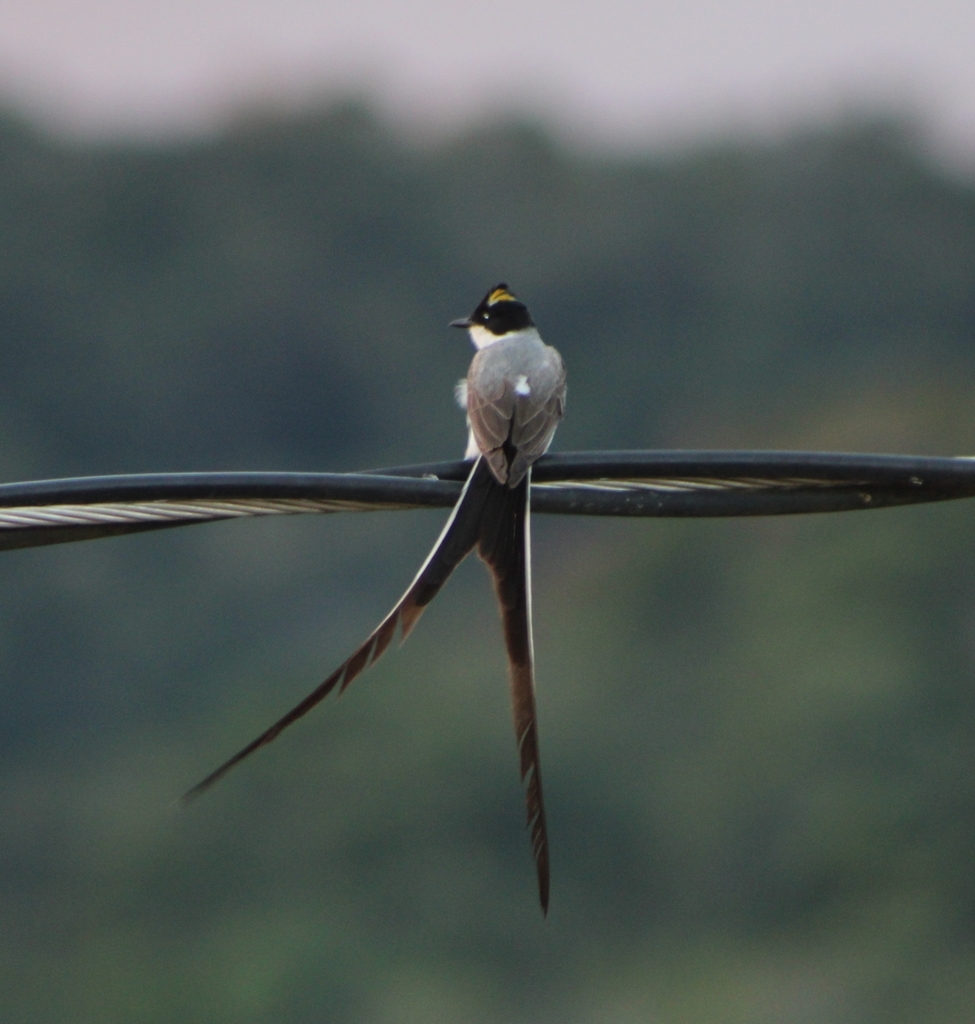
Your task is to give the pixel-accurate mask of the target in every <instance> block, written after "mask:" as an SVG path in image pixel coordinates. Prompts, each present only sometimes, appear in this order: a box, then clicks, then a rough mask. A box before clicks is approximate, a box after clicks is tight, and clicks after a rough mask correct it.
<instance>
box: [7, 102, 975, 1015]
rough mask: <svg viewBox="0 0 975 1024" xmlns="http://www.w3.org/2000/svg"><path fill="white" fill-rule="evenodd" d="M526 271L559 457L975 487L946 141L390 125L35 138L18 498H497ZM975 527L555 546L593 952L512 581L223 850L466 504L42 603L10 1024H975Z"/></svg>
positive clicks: (15, 211)
mask: <svg viewBox="0 0 975 1024" xmlns="http://www.w3.org/2000/svg"><path fill="white" fill-rule="evenodd" d="M501 279H504V280H507V281H509V283H510V284H511V285H512V287H513V288H514V289H515V291H516V292H517V293H518V294H519V296H521V297H522V298H524V299H525V301H527V302H528V303H529V304H530V306H531V308H532V311H533V313H534V314H535V318H536V321H537V322H538V323H539V326H540V328H541V330H542V333H543V335H544V336H545V337H546V338H547V339H548V340H550V341H551V342H552V343H554V344H556V345H557V346H558V348H559V349H560V351H561V352H562V354H563V356H564V358H565V360H566V364H567V366H568V369H569V385H570V397H569V407H568V413H567V418H566V420H565V423H564V424H563V426H562V427H561V428H560V432H559V436H558V438H557V442H556V444H557V447H559V448H561V449H562V450H569V449H585V448H601V447H605V448H610V447H626V448H638V447H653V446H668V447H669V446H700V447H724V448H730V447H738V446H747V447H796V448H816V447H822V448H840V449H850V450H865V449H866V450H880V451H913V452H917V453H930V454H966V453H969V452H973V451H975V387H973V383H975V346H973V342H975V187H973V185H972V184H971V182H968V181H965V180H961V179H959V178H952V177H951V176H949V175H948V174H947V173H946V172H944V171H943V170H941V169H939V168H938V167H937V166H935V165H934V164H933V163H932V162H931V161H930V160H929V159H928V158H927V157H926V155H925V152H924V150H923V147H922V146H920V145H919V144H918V143H917V141H916V139H915V137H914V135H913V134H912V132H911V130H910V129H909V127H907V126H905V125H904V124H902V123H899V122H897V121H896V120H892V121H890V122H875V123H853V122H851V123H849V124H838V125H834V126H832V127H831V128H829V129H828V130H826V129H824V130H820V131H815V132H808V133H797V134H796V135H795V136H794V137H791V138H789V139H785V140H782V141H780V142H777V143H775V144H770V145H759V144H757V143H747V144H746V143H741V144H738V145H734V144H731V143H725V144H722V145H720V146H717V145H716V146H713V147H710V148H704V147H702V148H701V149H699V150H696V151H693V152H688V153H682V154H676V155H672V156H668V157H663V156H659V155H658V156H649V155H644V156H639V155H636V156H629V157H622V156H610V155H605V154H593V153H581V152H577V151H573V150H571V149H569V148H567V147H565V146H562V145H560V144H558V143H557V142H556V141H555V140H554V139H553V138H552V137H551V136H550V135H549V134H548V133H547V132H546V131H545V130H544V129H543V128H542V127H540V126H538V125H533V124H527V123H499V124H497V125H493V126H492V125H486V126H482V127H480V128H479V129H478V130H473V129H472V130H471V131H470V133H469V134H467V135H466V136H463V137H458V138H455V139H453V140H451V141H449V142H443V143H440V144H437V145H431V144H428V143H424V144H422V145H421V144H416V143H413V142H411V140H409V139H407V138H404V137H403V136H402V135H399V134H397V133H395V132H393V131H392V130H390V129H389V128H388V127H386V126H384V125H383V124H382V123H381V122H379V121H377V120H376V119H375V118H374V117H373V116H372V115H371V114H370V113H369V111H368V109H367V108H366V107H364V106H361V105H358V104H355V103H348V104H344V105H336V106H334V107H331V108H328V109H324V110H322V111H318V112H315V113H309V114H305V115H303V116H296V117H293V118H291V119H282V120H272V119H264V120H262V119H253V120H251V121H247V122H241V123H240V124H238V125H236V126H234V127H233V128H232V129H228V130H227V131H226V132H225V133H224V134H222V135H221V136H220V137H215V138H210V139H205V140H195V141H187V142H183V143H180V144H170V145H167V146H159V147H151V146H147V145H135V144H99V145H95V144H87V145H82V144H77V143H75V144H69V143H67V142H62V141H55V140H51V139H48V138H45V137H43V136H41V135H39V134H38V133H36V132H35V131H34V130H32V129H31V128H30V127H29V126H27V125H26V124H24V123H22V122H20V121H18V120H17V119H15V118H13V117H8V118H6V119H5V120H3V121H2V122H0V358H2V364H0V365H2V369H0V477H2V478H3V479H5V480H14V479H31V478H40V477H50V476H67V475H87V474H97V473H114V472H148V471H155V470H191V469H234V468H239V469H264V468H271V469H308V470H318V469H320V470H339V469H355V468H359V467H365V466H378V465H390V464H395V463H401V462H419V461H425V460H432V459H447V458H453V457H456V456H457V455H458V454H459V453H460V452H461V451H462V448H463V444H464V440H465V437H464V429H463V421H462V416H461V414H460V413H459V411H458V410H457V409H456V408H455V407H454V405H453V401H452V386H453V384H454V382H455V381H456V379H457V378H459V377H460V376H462V375H463V374H464V373H465V371H466V367H467V363H468V361H469V357H470V351H469V348H468V345H467V342H466V340H465V339H463V338H462V337H460V335H459V333H458V332H450V331H448V330H447V329H446V328H445V324H446V322H447V321H448V320H450V319H451V318H453V317H456V316H460V315H463V314H465V313H467V312H469V311H470V309H471V308H473V306H474V305H475V303H476V302H477V300H478V299H479V298H480V297H481V295H482V294H483V293H484V291H485V290H486V289H487V288H488V287H489V286H491V285H493V284H495V283H496V282H497V281H498V280H501ZM971 516H972V507H971V505H970V504H969V503H958V504H956V505H946V506H943V507H936V508H923V509H899V510H888V511H884V512H877V513H870V514H864V515H852V514H848V515H844V516H829V517H796V518H791V519H779V520H767V521H766V520H754V521H747V522H733V521H728V522H698V523H694V522H653V521H644V522H639V523H634V522H602V521H593V522H588V521H572V522H567V521H553V520H546V519H544V518H543V517H538V518H537V519H536V533H537V540H536V544H535V548H536V552H535V554H536V562H537V571H536V576H537V580H536V603H537V620H538V621H537V627H536V628H537V634H538V635H537V638H536V642H537V647H538V652H537V654H538V663H539V664H538V674H539V688H540V693H539V702H540V713H541V740H542V751H543V760H544V761H545V766H546V788H547V792H548V802H549V817H550V829H551V834H552V843H553V909H552V913H551V915H550V917H549V920H548V921H545V922H543V921H542V920H540V917H539V914H538V911H537V907H536V905H535V896H534V890H533V884H532V874H531V863H530V856H529V853H528V847H527V840H526V837H525V835H524V831H523V827H522V820H521V815H522V803H521V797H520V794H519V787H518V781H517V770H516V760H515V753H514V744H513V741H512V737H511V735H510V724H509V722H508V714H507V706H506V701H507V697H506V684H505V679H504V663H503V657H502V654H501V644H500V638H499V629H498V626H497V622H496V613H495V611H494V609H493V607H492V598H491V595H490V593H489V588H488V587H487V586H486V585H485V583H484V580H483V579H482V578H481V575H482V574H480V573H479V572H478V571H477V570H476V569H473V568H470V567H464V571H462V572H461V573H460V574H459V577H458V579H457V580H456V581H453V582H452V583H451V585H450V590H449V591H448V594H449V595H450V596H449V597H447V599H446V600H441V601H440V602H438V603H437V604H436V605H435V606H434V607H433V608H431V610H430V612H429V613H428V614H427V616H426V617H425V619H424V621H423V623H422V624H421V626H420V627H419V628H418V630H417V633H416V634H415V635H414V637H413V638H411V640H410V643H409V644H408V645H407V647H405V648H404V649H403V650H402V652H399V653H394V654H391V655H389V656H388V657H387V660H386V661H384V662H383V664H382V666H381V668H378V669H376V670H375V671H374V672H372V673H371V674H370V675H369V676H368V677H367V678H365V679H363V680H362V681H360V682H357V683H356V685H355V687H353V689H352V690H351V691H350V692H349V694H348V695H347V697H346V698H345V699H344V700H343V701H342V702H341V703H337V702H335V701H331V702H329V703H328V704H326V705H325V706H323V707H322V708H321V709H319V711H318V712H316V714H315V715H314V716H312V717H310V718H309V719H308V720H307V721H306V722H303V723H302V724H301V725H300V726H298V727H296V728H295V729H294V730H293V731H292V732H291V733H289V734H288V735H286V736H285V737H283V738H282V739H281V740H279V741H278V743H277V744H276V745H275V746H274V747H273V748H271V749H269V750H267V751H266V752H262V754H261V755H260V756H259V757H257V758H255V759H254V761H253V762H252V763H249V764H248V765H246V766H245V767H242V768H241V769H240V770H239V772H237V773H236V774H235V775H234V776H232V777H231V778H229V779H228V780H227V781H226V782H225V783H223V784H221V787H220V788H218V789H217V790H215V791H214V792H213V793H212V794H210V795H208V796H207V798H206V799H205V800H204V801H201V802H200V803H199V804H197V805H194V807H193V808H192V809H191V810H190V811H189V812H187V813H182V814H178V815H174V814H171V813H169V809H168V808H169V803H170V801H171V800H172V799H173V798H174V797H175V796H177V795H178V794H179V793H180V792H181V791H182V790H183V789H185V788H187V786H188V785H190V784H191V783H192V782H194V781H196V779H197V778H198V777H199V776H200V775H202V774H203V773H204V772H205V771H207V770H208V769H209V768H211V767H213V766H214V764H216V763H217V762H219V761H220V760H222V758H223V757H224V756H226V755H227V754H228V753H230V752H231V751H233V750H234V749H236V748H237V747H238V746H239V745H240V744H241V743H242V742H243V741H244V740H246V739H248V738H250V736H251V735H252V734H253V733H254V732H255V731H257V730H258V729H259V728H260V727H262V726H263V725H265V724H267V723H268V722H269V721H270V720H271V719H273V718H274V717H275V716H276V715H277V714H279V713H280V712H281V711H283V710H284V709H285V708H287V707H288V706H290V704H291V703H293V702H294V700H295V699H296V698H297V697H298V696H300V695H302V694H303V693H304V692H306V691H307V690H308V689H310V688H311V686H313V685H314V684H315V683H317V682H318V681H319V679H320V678H321V677H322V676H323V675H324V674H325V673H326V672H327V671H328V670H329V669H330V668H331V667H332V666H333V664H334V663H335V662H337V661H338V660H340V658H341V657H343V656H344V655H345V654H346V653H347V652H348V650H349V649H350V648H351V646H353V645H354V644H355V643H356V642H357V641H358V640H359V639H360V638H361V636H362V635H364V634H365V633H366V632H367V631H368V629H369V628H370V627H371V626H372V625H373V623H374V621H375V620H376V619H377V618H378V616H379V615H381V614H382V613H383V612H384V611H385V610H386V608H387V607H388V606H389V605H390V604H391V603H392V601H393V600H394V599H395V598H396V596H398V594H399V593H400V592H401V590H402V588H403V586H404V585H405V583H406V582H407V581H408V580H409V578H410V576H411V574H412V571H413V569H414V568H415V566H416V565H417V564H418V563H419V561H420V560H421V559H422V557H423V555H424V554H425V551H426V549H427V547H428V546H429V544H430V543H431V542H432V539H433V538H434V537H435V536H436V534H437V532H438V530H439V525H440V522H441V521H442V518H443V517H442V516H441V515H438V514H435V513H409V514H398V515H395V516H394V515H388V514H387V515H381V514H375V515H370V516H361V517H352V516H349V517H338V516H335V517H324V518H315V519H314V520H312V519H301V520H294V521H288V522H277V521H276V522H246V523H245V522H241V523H232V524H219V525H213V526H208V527H206V528H200V529H194V530H179V531H174V532H172V533H166V534H153V535H146V536H142V537H133V538H127V539H125V540H115V541H101V542H98V543H90V544H81V545H77V546H65V547H63V548H51V549H40V550H36V551H25V552H15V553H10V554H6V555H4V556H3V558H2V564H0V580H2V586H0V695H2V697H3V711H2V712H0V808H2V814H0V890H2V896H0V1018H2V1019H3V1020H4V1021H12V1022H13V1021H16V1022H19V1021H25V1022H26V1021H30V1022H35V1021H57V1022H62V1021H65V1020H71V1021H73V1022H74V1021H77V1022H87V1021H91V1022H99V1024H102V1022H107V1021H112V1022H114V1021H118V1022H120V1024H122V1022H126V1024H128V1022H131V1021H147V1022H150V1021H170V1020H180V1021H187V1022H192V1021H201V1022H202V1021H207V1022H211V1021H224V1020H226V1021H235V1022H238V1021H254V1022H265V1021H267V1022H272V1021H273V1022H280V1021H288V1022H292V1021H294V1022H304V1021H309V1022H311V1021H322V1020H328V1021H368V1022H382V1021H386V1020H388V1021H391V1022H393V1021H395V1022H404V1021H412V1020H416V1021H430V1020H450V1021H454V1020H456V1021H464V1022H468V1021H517V1020H524V1021H532V1022H543V1021H553V1022H554V1021H558V1022H576V1021H578V1022H588V1021H594V1022H595V1021H599V1022H607V1021H613V1022H615V1021H621V1022H622V1021H646V1020H660V1021H666V1022H680V1024H684V1022H712V1021H713V1022H719V1021H720V1022H722V1024H729V1022H737V1021H741V1022H746V1021H747V1022H753V1021H754V1022H758V1021H767V1020H775V1021H786V1020H795V1021H803V1022H819V1021H822V1022H824V1024H825V1022H830V1024H834V1022H851V1024H852V1022H861V1021H878V1022H880V1021H883V1022H898V1021H904V1022H908V1021H910V1022H916V1021H920V1020H924V1021H945V1022H947V1021H959V1022H961V1021H968V1020H970V1018H971V1006H972V1005H973V1001H975V966H973V960H972V954H973V952H975V884H973V879H975V870H973V869H975V827H973V826H975V772H973V764H975V761H973V758H972V748H973V743H975V686H973V672H975V552H973V549H972V544H971V540H970V537H971V532H972V531H971Z"/></svg>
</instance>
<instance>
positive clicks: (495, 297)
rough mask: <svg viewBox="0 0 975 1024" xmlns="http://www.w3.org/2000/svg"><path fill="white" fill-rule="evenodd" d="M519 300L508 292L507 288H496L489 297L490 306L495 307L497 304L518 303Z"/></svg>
mask: <svg viewBox="0 0 975 1024" xmlns="http://www.w3.org/2000/svg"><path fill="white" fill-rule="evenodd" d="M517 301H518V300H517V299H516V298H515V297H514V296H513V295H512V294H511V292H509V291H508V289H507V288H503V287H502V288H495V289H494V291H493V292H491V294H490V295H489V296H488V305H489V306H493V305H494V304H495V303H496V302H517Z"/></svg>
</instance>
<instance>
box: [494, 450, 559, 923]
mask: <svg viewBox="0 0 975 1024" xmlns="http://www.w3.org/2000/svg"><path fill="white" fill-rule="evenodd" d="M491 482H492V483H493V484H494V486H493V487H491V488H490V489H489V490H488V493H487V495H486V498H485V501H484V504H483V507H482V514H481V520H480V530H479V536H478V540H477V553H478V555H480V557H481V558H482V559H483V560H484V561H485V562H486V563H487V565H488V567H489V568H490V570H491V574H492V576H493V577H494V588H495V590H496V592H497V595H498V603H499V604H500V606H501V621H502V624H503V626H504V639H505V645H506V647H507V649H508V672H509V676H510V680H511V708H512V712H513V714H514V720H515V738H516V739H517V742H518V753H519V756H520V759H521V780H522V782H523V783H524V785H525V803H526V805H527V811H528V827H529V829H530V830H531V842H532V852H533V854H534V856H535V870H536V872H537V874H538V897H539V900H540V901H541V904H542V913H543V914H545V913H548V891H549V859H548V833H547V831H546V828H545V804H544V801H543V800H542V775H541V762H540V759H539V752H538V725H537V716H536V712H535V669H534V661H535V655H534V650H533V645H532V609H531V523H530V515H531V500H530V493H529V492H530V488H531V471H530V470H529V473H528V475H527V476H526V477H525V479H524V480H522V482H521V483H520V484H518V486H517V487H515V488H513V489H509V488H507V487H502V486H501V485H500V484H497V483H494V481H493V480H492V481H491Z"/></svg>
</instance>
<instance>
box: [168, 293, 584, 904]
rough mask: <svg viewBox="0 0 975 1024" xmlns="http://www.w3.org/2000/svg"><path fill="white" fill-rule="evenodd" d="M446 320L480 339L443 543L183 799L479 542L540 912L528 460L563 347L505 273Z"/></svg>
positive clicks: (542, 439)
mask: <svg viewBox="0 0 975 1024" xmlns="http://www.w3.org/2000/svg"><path fill="white" fill-rule="evenodd" d="M451 326H452V327H464V328H466V329H467V331H468V333H469V335H470V338H471V341H472V342H473V343H474V346H475V347H476V348H477V353H476V354H475V356H474V359H473V361H472V362H471V366H470V369H469V370H468V373H467V379H466V380H465V381H461V383H460V384H459V385H458V389H457V391H458V399H460V400H462V402H463V404H464V405H466V408H467V418H468V422H469V425H470V439H469V442H468V448H467V457H468V458H472V459H474V464H473V466H472V467H471V471H470V474H469V475H468V477H467V481H466V483H465V484H464V488H463V490H462V491H461V495H460V498H459V499H458V501H457V504H456V505H455V506H454V509H453V511H452V512H451V514H450V518H449V519H448V520H447V524H446V526H444V528H443V532H442V533H441V534H440V537H439V538H438V540H437V543H436V544H435V545H434V546H433V550H432V551H431V552H430V554H429V555H428V556H427V559H426V561H425V562H424V563H423V565H422V566H421V567H420V571H419V572H418V573H417V574H416V577H415V578H414V580H413V582H412V583H411V584H410V586H409V588H408V589H407V591H406V593H405V594H404V595H403V596H402V597H401V598H400V599H399V601H398V602H397V603H396V605H395V607H394V608H393V609H392V611H390V613H389V614H388V615H387V616H386V617H385V618H384V619H383V621H382V622H381V623H380V624H379V625H378V626H377V627H376V629H375V630H373V632H372V633H370V635H369V636H368V637H367V639H366V641H365V642H364V643H363V644H362V645H361V646H360V647H359V648H358V649H357V650H356V651H355V653H354V654H353V655H352V656H351V657H350V658H349V659H348V660H347V661H345V662H343V663H342V664H341V665H340V666H339V667H338V668H337V669H336V670H335V671H334V672H333V673H332V674H331V675H330V676H329V677H328V678H327V679H326V680H325V681H324V682H323V683H321V685H319V686H318V687H317V688H316V689H315V690H313V691H312V692H311V693H310V694H308V696H307V697H305V699H304V700H303V701H301V703H299V704H298V705H297V706H295V707H294V708H292V709H291V711H289V712H288V713H287V714H286V715H285V716H284V717H283V718H281V719H279V720H278V721H277V722H275V723H274V725H272V726H271V727H270V728H269V729H267V730H265V731H264V732H263V733H261V735H260V736H258V737H257V738H256V739H254V740H252V741H251V742H250V743H248V744H247V746H246V747H244V748H243V749H242V750H240V751H239V752H238V753H236V754H234V756H233V757H231V758H230V760H229V761H226V762H225V763H224V764H222V765H221V766H220V767H219V768H217V769H216V771H214V772H212V773H211V774H210V775H208V776H207V777H206V778H205V779H204V780H203V781H202V782H200V783H198V784H197V785H196V786H194V787H193V789H191V790H190V791H189V792H188V793H187V794H186V796H185V797H184V798H183V799H184V800H189V799H192V798H193V797H195V796H198V795H199V794H200V793H202V792H203V791H204V790H206V789H209V788H210V786H212V785H213V784H214V783H215V782H216V781H217V780H218V779H220V778H222V777H223V776H224V775H225V774H226V773H227V772H228V771H229V770H230V769H231V768H233V767H234V765H236V764H238V763H239V762H240V761H242V760H243V759H244V758H245V757H247V756H248V755H249V754H251V753H253V752H254V751H255V750H257V748H258V747H263V746H264V745H265V744H266V743H270V742H271V740H273V739H275V737H277V736H278V734H279V733H280V732H282V730H284V729H285V728H287V726H289V725H290V724H291V723H292V722H294V721H296V720H297V719H299V718H301V717H302V715H304V714H306V713H307V712H308V711H310V710H311V709H312V708H313V707H314V706H315V705H316V704H317V703H318V702H319V701H321V700H322V699H324V698H325V697H326V696H327V695H328V694H329V693H331V691H332V690H334V689H335V688H336V687H338V690H339V692H340V693H341V692H342V691H343V690H345V688H346V687H347V686H348V685H349V683H351V682H352V680H353V679H355V678H356V676H358V675H359V674H360V673H362V672H363V671H364V670H365V669H366V668H368V667H369V666H370V665H372V664H373V663H374V662H376V661H377V660H378V659H379V658H380V656H381V655H382V654H383V653H384V652H385V650H386V648H387V647H389V645H390V642H391V641H392V639H393V637H394V636H395V635H396V632H397V630H399V631H400V635H401V641H402V640H405V639H406V637H407V636H408V635H409V633H410V630H412V629H413V627H414V626H415V625H416V622H417V620H418V619H419V617H420V615H422V613H423V610H424V609H425V608H426V606H427V605H428V604H429V603H430V602H431V601H432V600H433V598H434V597H435V596H436V594H437V592H438V591H439V590H440V588H441V587H442V586H443V585H444V583H446V582H447V579H448V577H449V576H450V574H451V573H452V572H453V570H454V569H455V568H456V567H457V566H458V565H459V564H460V563H461V562H462V561H463V560H464V558H465V557H466V556H467V555H468V554H470V552H471V551H473V550H474V549H475V548H476V549H477V553H478V555H480V557H481V558H482V559H483V560H484V562H485V563H486V564H487V566H488V567H489V569H490V570H491V573H492V575H493V577H494V586H495V590H496V592H497V596H498V601H499V603H500V606H501V619H502V623H503V626H504V637H505V644H506V646H507V649H508V666H509V674H510V679H511V702H512V710H513V713H514V721H515V736H516V738H517V742H518V751H519V754H520V758H521V778H522V782H523V783H524V785H525V800H526V803H527V809H528V827H529V828H530V830H531V840H532V850H533V852H534V856H535V867H536V870H537V873H538V893H539V898H540V900H541V904H542V912H543V913H545V912H547V910H548V895H549V857H548V838H547V835H546V830H545V807H544V803H543V801H542V778H541V773H540V766H539V755H538V729H537V725H536V715H535V680H534V669H533V660H534V658H533V651H532V622H531V543H530V533H529V512H530V494H529V492H530V487H531V466H532V463H533V462H534V461H535V460H536V459H537V458H538V457H539V456H540V455H542V454H544V452H545V451H546V450H547V449H548V446H549V445H550V444H551V442H552V437H553V435H554V434H555V428H556V427H557V426H558V424H559V420H560V419H561V418H562V412H563V409H564V407H565V368H564V367H563V365H562V359H561V357H560V356H559V354H558V352H556V351H555V349H554V348H552V347H551V346H549V345H546V344H545V343H544V342H543V341H542V339H541V338H540V337H539V334H538V331H537V329H536V328H535V324H534V322H533V321H532V318H531V314H530V313H529V312H528V307H527V306H525V304H524V303H522V302H519V301H518V299H516V298H515V296H514V295H513V294H512V293H511V292H510V291H509V290H508V286H507V285H506V284H499V285H498V286H497V287H496V288H493V289H492V290H491V291H490V292H488V294H487V295H486V296H485V297H484V299H483V301H482V302H481V303H480V305H479V306H478V307H477V309H475V310H474V312H473V313H472V314H471V315H470V316H469V317H466V318H464V319H462V320H454V321H453V322H452V324H451Z"/></svg>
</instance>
